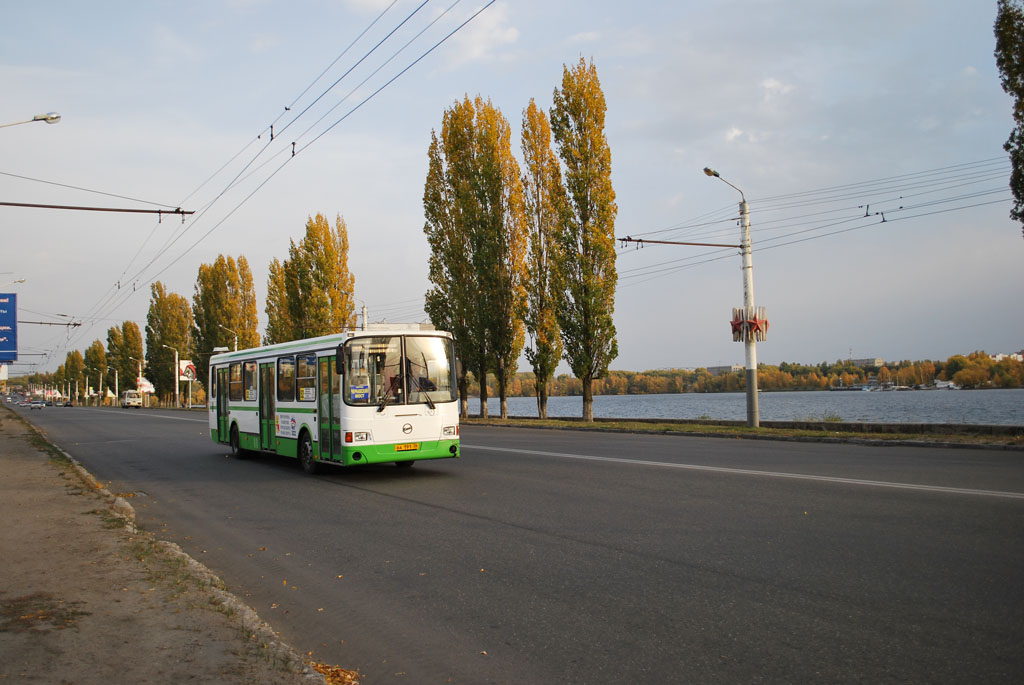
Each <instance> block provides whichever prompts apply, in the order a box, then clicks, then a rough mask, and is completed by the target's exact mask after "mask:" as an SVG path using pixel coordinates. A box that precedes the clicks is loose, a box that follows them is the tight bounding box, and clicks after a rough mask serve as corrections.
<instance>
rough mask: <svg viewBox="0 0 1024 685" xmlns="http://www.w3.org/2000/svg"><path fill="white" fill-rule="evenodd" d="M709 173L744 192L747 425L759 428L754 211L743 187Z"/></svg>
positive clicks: (706, 170)
mask: <svg viewBox="0 0 1024 685" xmlns="http://www.w3.org/2000/svg"><path fill="white" fill-rule="evenodd" d="M704 173H705V175H707V176H713V177H714V178H717V179H719V180H720V181H722V183H725V184H726V185H727V186H729V187H730V188H732V189H733V190H735V191H736V192H738V193H739V194H740V254H742V255H743V308H744V310H745V311H746V313H745V319H744V321H743V324H742V330H743V340H744V347H745V351H746V354H745V357H746V360H745V362H746V364H745V365H746V372H747V425H748V426H750V427H751V428H757V427H758V426H759V425H760V424H761V419H760V416H759V413H758V408H757V343H756V338H757V331H756V330H750V326H749V325H748V324H749V321H750V319H751V317H753V320H754V321H755V322H756V321H758V317H757V314H756V313H755V310H754V263H753V258H752V256H751V248H750V211H749V208H748V207H747V198H746V197H745V196H744V195H743V191H742V190H740V189H739V188H737V187H736V186H734V185H733V184H731V183H729V182H728V181H726V180H725V179H724V178H722V177H721V176H720V175H719V174H718V172H717V171H715V170H714V169H711V168H709V167H704ZM755 325H759V324H755Z"/></svg>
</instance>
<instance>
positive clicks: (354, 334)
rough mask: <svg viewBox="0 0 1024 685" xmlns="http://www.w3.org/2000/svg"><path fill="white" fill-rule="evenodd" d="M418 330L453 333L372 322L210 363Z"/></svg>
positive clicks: (215, 357) (424, 326)
mask: <svg viewBox="0 0 1024 685" xmlns="http://www.w3.org/2000/svg"><path fill="white" fill-rule="evenodd" d="M416 332H431V333H436V334H437V335H439V336H443V337H447V338H450V337H452V334H451V333H448V332H447V331H439V330H437V329H436V328H435V327H434V326H433V324H429V323H371V324H367V325H366V328H353V329H350V330H347V331H341V332H339V333H332V334H330V335H321V336H319V337H316V338H304V339H301V340H289V341H288V342H283V343H277V344H276V345H264V346H263V347H250V348H248V349H244V350H238V351H237V352H221V353H220V354H215V355H211V357H210V364H218V363H223V362H226V361H233V360H238V359H252V358H253V357H265V356H273V355H274V354H286V353H288V352H291V351H295V350H297V349H308V348H310V347H313V348H321V349H323V348H327V347H333V346H337V345H340V344H341V343H343V342H345V341H346V340H350V339H352V338H361V337H367V336H374V337H376V336H381V335H403V334H408V333H416Z"/></svg>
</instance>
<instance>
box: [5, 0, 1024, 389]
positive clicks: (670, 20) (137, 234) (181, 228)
mask: <svg viewBox="0 0 1024 685" xmlns="http://www.w3.org/2000/svg"><path fill="white" fill-rule="evenodd" d="M421 2H422V0H416V1H415V2H414V1H412V0H397V1H396V2H394V3H391V2H390V0H334V1H327V0H323V1H314V0H307V1H303V0H297V1H295V2H290V3H278V2H269V1H262V0H220V1H218V0H204V1H202V2H198V1H197V2H191V1H184V2H104V1H102V0H101V1H97V2H92V3H80V2H71V1H62V0H54V1H51V2H47V3H14V4H12V5H11V6H10V7H8V8H6V9H5V21H4V23H3V25H2V26H0V85H2V90H0V92H2V95H0V124H5V123H11V122H16V121H23V120H25V119H30V118H32V117H33V116H34V115H37V114H42V113H46V112H50V111H55V112H59V113H60V115H61V117H62V118H61V121H60V122H59V123H57V124H54V125H48V124H46V123H42V122H33V123H29V124H25V125H18V126H12V127H6V128H0V202H18V203H36V204H60V205H77V206H94V207H118V208H135V209H140V208H141V209H156V208H158V207H162V208H164V209H174V208H176V207H181V208H182V209H184V210H187V211H194V212H195V214H192V215H189V216H188V218H187V219H186V221H185V222H184V223H183V222H182V221H181V218H180V217H178V216H173V215H172V216H162V217H159V218H158V217H156V216H153V215H149V214H135V213H109V212H86V211H65V210H53V209H36V208H21V207H9V206H0V236H2V240H0V292H15V293H17V294H18V304H19V316H18V318H19V319H20V320H22V321H47V322H57V323H66V322H69V321H72V322H75V323H81V324H82V325H81V326H77V327H65V326H43V325H36V324H22V325H20V326H19V353H20V355H21V357H20V360H19V365H18V366H14V367H12V369H11V373H12V375H18V374H20V373H24V372H30V371H32V370H39V371H53V370H55V369H56V368H57V366H58V365H59V364H61V363H62V362H63V361H64V359H65V356H66V355H67V353H68V352H69V351H71V350H74V349H78V350H84V349H85V348H86V347H87V346H88V345H89V344H90V343H91V342H92V341H93V340H97V339H99V340H102V341H104V343H105V341H106V334H107V330H108V329H109V328H110V327H111V326H113V325H119V324H121V323H122V322H123V321H126V320H132V321H136V322H137V323H139V325H140V328H144V327H145V319H146V312H147V309H148V306H149V296H150V287H151V284H152V283H153V282H154V281H156V280H159V281H161V282H163V283H164V285H165V286H166V287H167V289H168V290H169V291H172V292H177V293H180V294H182V295H184V296H185V297H187V298H188V299H189V300H190V301H191V298H192V295H193V291H194V285H195V280H196V275H197V271H198V268H199V265H200V264H203V263H212V262H213V261H214V260H215V259H216V258H217V256H218V255H219V254H225V255H231V256H234V257H238V256H240V255H244V256H245V257H246V259H247V260H248V261H249V264H250V265H251V267H252V270H253V272H254V276H255V280H256V295H257V301H258V302H259V303H260V329H261V332H262V330H263V327H264V326H265V324H266V316H265V314H264V312H263V302H264V299H265V296H266V276H267V267H268V264H269V263H270V261H271V260H272V259H273V258H275V257H277V258H279V259H283V258H284V257H286V256H287V250H288V245H289V240H291V239H295V240H298V239H299V238H301V236H302V235H303V233H304V226H305V223H306V221H307V219H308V217H310V216H312V215H315V214H317V213H322V214H324V215H325V216H327V217H328V218H329V219H330V220H331V221H332V223H333V220H334V217H335V216H337V215H341V216H342V217H343V218H344V220H345V222H346V225H347V227H348V236H349V244H350V252H349V267H350V270H351V271H352V273H353V274H354V276H355V290H356V293H355V294H356V297H357V298H359V300H361V301H362V302H365V304H366V306H367V307H368V310H369V314H370V317H369V318H370V320H371V321H380V320H386V321H390V322H397V321H422V320H426V315H425V314H424V312H423V309H422V307H423V297H424V293H425V292H426V291H427V289H428V288H429V287H430V284H429V282H428V279H427V259H428V253H429V249H428V246H427V242H426V238H425V236H424V234H423V223H424V219H423V205H422V196H423V184H424V180H425V178H426V171H427V147H428V145H429V141H430V134H431V131H432V130H438V131H439V130H440V126H441V119H442V116H443V113H444V111H445V109H446V108H448V107H450V106H451V105H452V103H453V102H454V101H455V100H457V99H461V98H463V97H465V96H466V95H469V96H470V97H474V96H476V95H477V94H480V95H482V96H484V97H485V98H490V99H491V101H492V102H493V103H494V104H495V105H496V106H497V107H498V108H500V109H501V111H502V112H503V114H504V116H505V117H506V118H507V119H508V121H509V123H510V125H511V128H512V132H513V134H512V147H513V149H514V150H515V151H517V154H518V151H519V145H520V140H519V131H520V127H521V121H522V112H523V110H524V108H525V107H526V106H527V105H528V103H529V101H530V99H531V98H533V99H535V100H536V102H537V104H538V105H539V106H540V107H542V108H544V109H545V110H550V107H551V102H552V93H553V91H554V90H555V88H557V87H559V86H560V84H561V78H562V73H563V68H564V66H565V65H573V64H575V63H576V62H578V61H579V59H580V58H584V59H586V60H588V61H590V60H593V62H594V64H595V65H596V68H597V73H598V76H599V78H600V80H601V86H602V88H603V91H604V95H605V100H606V104H607V115H606V123H605V134H606V136H607V139H608V144H609V146H610V149H611V156H612V183H613V186H614V189H615V192H616V201H617V205H618V214H617V219H616V226H615V233H616V235H617V236H620V237H625V236H627V235H629V236H633V237H646V238H648V239H660V240H674V241H688V242H711V243H725V244H735V243H738V242H739V228H738V224H737V221H736V219H737V217H738V205H737V203H738V201H739V199H740V196H739V193H737V192H736V190H734V189H733V188H731V187H729V186H728V185H726V184H725V183H722V182H721V181H720V180H719V179H715V178H709V177H707V176H705V175H704V174H703V173H702V171H701V170H702V169H703V167H705V166H711V167H713V168H715V169H716V170H717V171H718V172H719V173H720V174H721V177H722V178H723V179H726V180H728V181H729V182H730V183H732V184H733V185H734V186H736V187H738V188H739V189H741V190H742V192H743V193H744V196H745V197H746V199H747V200H748V201H749V204H750V220H751V226H752V241H753V246H754V251H753V264H754V293H755V303H756V304H757V305H758V306H764V307H765V308H766V310H767V315H768V319H769V321H770V326H771V327H770V329H769V333H768V339H767V340H766V341H765V342H763V343H760V344H759V345H758V358H759V361H761V362H762V363H769V364H778V363H781V362H783V361H787V362H800V363H819V362H821V361H829V362H833V361H835V360H837V359H846V358H849V357H852V358H868V357H872V358H873V357H881V358H883V359H886V360H890V361H898V360H902V359H913V360H917V359H940V360H945V359H946V358H948V357H949V356H951V355H953V354H960V353H969V352H972V351H974V350H985V351H987V352H989V353H999V352H1002V353H1008V352H1016V351H1018V350H1021V348H1024V320H1022V317H1020V297H1021V291H1022V286H1024V269H1022V268H1021V267H1020V262H1021V258H1022V256H1024V240H1022V237H1021V226H1020V225H1019V224H1017V223H1015V222H1013V221H1011V220H1010V219H1009V218H1008V213H1009V210H1010V207H1011V195H1010V193H1009V190H1008V188H1007V183H1008V178H1009V162H1008V161H1007V156H1006V153H1005V152H1004V151H1003V149H1002V144H1003V142H1004V141H1005V140H1006V138H1007V137H1008V135H1009V133H1010V130H1011V128H1012V123H1013V122H1012V117H1011V99H1010V98H1009V97H1008V96H1007V95H1006V94H1005V93H1004V92H1003V91H1002V89H1001V87H1000V85H999V75H998V71H997V69H996V66H995V60H994V57H993V50H994V46H995V42H994V37H993V33H992V24H993V21H994V18H995V2H994V1H993V2H986V1H982V0H971V1H970V2H963V0H856V1H849V2H848V1H845V0H837V1H835V2H826V3H823V2H820V1H803V0H723V1H721V2H714V3H709V2H690V1H680V2H672V3H669V2H647V1H644V0H636V1H634V2H631V3H622V2H603V1H575V0H566V1H563V2H554V3H553V2H536V1H534V0H517V1H514V2H513V1H504V0H498V1H497V2H494V3H493V4H491V5H489V6H486V8H485V9H483V10H482V11H481V12H480V13H479V14H478V15H476V16H475V18H473V19H472V20H471V21H469V23H468V24H465V26H463V27H462V28H461V29H460V28H459V26H460V25H461V24H463V22H465V21H466V20H467V19H470V17H471V16H472V15H473V14H474V13H475V12H477V11H478V10H480V9H481V8H482V7H484V6H485V0H463V1H462V2H456V3H455V4H454V6H453V5H452V0H446V1H445V0H442V1H441V2H437V1H433V0H432V1H429V2H426V3H424V4H423V6H422V8H420V9H419V10H418V11H417V7H418V6H419V5H420V3H421ZM385 10H386V11H385ZM382 12H383V14H382ZM410 15H411V18H408V20H407V21H406V19H407V17H410ZM375 20H376V21H375ZM403 21H404V23H403ZM374 22H375V23H374ZM400 24H401V26H399V25H400ZM396 27H397V28H396ZM392 31H393V33H391V35H390V37H389V32H392ZM453 31H454V33H452V32H453ZM449 34H452V35H451V37H450V38H448V39H447V40H444V41H443V42H441V41H442V39H444V38H445V37H446V36H448V35H449ZM378 43H379V47H377V48H376V49H374V46H375V45H377V44H378ZM439 43H440V44H439ZM435 45H436V47H434V46H435ZM403 46H407V47H405V48H404V50H403V49H402V48H403ZM431 48H434V49H431ZM346 49H347V51H346ZM417 60H418V61H417ZM318 77H320V78H319V79H318ZM392 79H393V80H392ZM332 84H335V85H333V87H332ZM318 97H319V99H317V98H318ZM286 108H288V109H286ZM272 123H273V124H274V137H273V140H271V136H270V125H271V124H272ZM293 142H294V143H295V146H294V149H295V151H296V153H295V154H294V156H293V155H292V149H293V147H292V143H293ZM519 156H520V159H521V154H520V155H519ZM97 191H98V192H97ZM100 193H105V194H100ZM740 265H741V258H740V256H739V252H738V250H736V249H732V248H706V247H692V246H674V245H673V246H665V245H654V244H647V245H645V246H644V247H643V249H636V246H635V245H628V246H625V247H622V249H620V251H619V254H618V258H617V269H618V273H619V284H618V289H617V291H616V295H615V325H616V329H617V336H618V345H619V356H618V358H617V359H615V360H614V361H613V362H612V364H611V368H612V369H620V370H634V371H640V370H647V369H660V368H693V367H701V366H716V365H724V364H742V363H743V359H744V353H743V345H742V343H734V342H732V338H731V334H730V326H729V320H730V319H731V315H732V308H733V307H738V306H740V305H742V304H743V287H742V276H741V270H740ZM22 279H24V282H21V283H14V281H21V280H22ZM26 363H27V364H30V365H25V364H26ZM520 370H523V371H525V370H529V368H528V365H527V364H526V362H525V361H521V362H520ZM561 370H562V371H565V370H567V366H566V365H564V364H563V366H562V369H561Z"/></svg>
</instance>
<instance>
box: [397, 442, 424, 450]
mask: <svg viewBox="0 0 1024 685" xmlns="http://www.w3.org/2000/svg"><path fill="white" fill-rule="evenodd" d="M419 448H420V444H419V443H418V442H406V443H403V444H401V445H395V451H396V452H412V451H413V450H418V449H419Z"/></svg>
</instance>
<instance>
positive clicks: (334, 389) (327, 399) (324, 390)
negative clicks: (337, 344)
mask: <svg viewBox="0 0 1024 685" xmlns="http://www.w3.org/2000/svg"><path fill="white" fill-rule="evenodd" d="M338 381H339V379H338V376H337V375H335V373H334V357H333V356H331V357H321V358H320V406H319V408H318V417H317V420H318V421H319V423H320V457H321V458H322V459H323V458H327V457H328V456H330V457H331V458H333V459H337V460H341V458H342V443H341V423H340V416H341V408H340V407H339V406H338V402H339V401H340V399H341V398H340V396H339V395H338V387H339V382H338Z"/></svg>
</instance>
